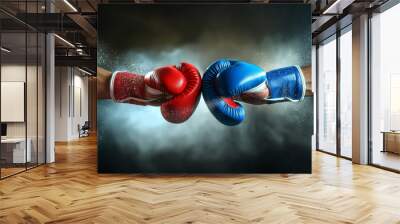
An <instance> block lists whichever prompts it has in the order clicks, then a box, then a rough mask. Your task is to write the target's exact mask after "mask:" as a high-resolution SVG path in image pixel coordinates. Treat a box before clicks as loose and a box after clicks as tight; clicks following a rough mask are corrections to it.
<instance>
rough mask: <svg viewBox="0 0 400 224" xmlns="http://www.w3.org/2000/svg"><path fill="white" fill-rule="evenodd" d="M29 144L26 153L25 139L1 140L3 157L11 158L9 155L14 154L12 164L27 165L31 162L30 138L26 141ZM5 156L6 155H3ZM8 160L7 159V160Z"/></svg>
mask: <svg viewBox="0 0 400 224" xmlns="http://www.w3.org/2000/svg"><path fill="white" fill-rule="evenodd" d="M26 140H27V142H28V144H27V147H26V151H25V138H6V139H1V154H2V155H1V156H2V157H3V158H5V156H6V157H10V158H9V159H10V160H11V155H10V156H8V155H7V154H12V161H7V162H10V163H26V162H31V159H32V154H31V145H32V141H31V139H30V138H28V139H26ZM3 154H5V155H3ZM6 159H7V158H6Z"/></svg>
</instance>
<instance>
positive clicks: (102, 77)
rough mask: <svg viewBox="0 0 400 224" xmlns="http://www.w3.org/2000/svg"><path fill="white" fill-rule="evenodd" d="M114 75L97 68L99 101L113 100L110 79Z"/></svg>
mask: <svg viewBox="0 0 400 224" xmlns="http://www.w3.org/2000/svg"><path fill="white" fill-rule="evenodd" d="M111 75H112V73H111V72H110V71H107V70H105V69H103V68H100V67H98V68H97V99H111V96H110V79H111Z"/></svg>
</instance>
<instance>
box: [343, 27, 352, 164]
mask: <svg viewBox="0 0 400 224" xmlns="http://www.w3.org/2000/svg"><path fill="white" fill-rule="evenodd" d="M352 60H353V59H352V32H351V27H349V30H348V31H347V32H346V31H344V33H343V34H342V35H341V36H340V155H341V156H345V157H348V158H351V156H352V155H351V154H352V148H351V142H352V138H351V136H352V125H351V124H352V97H353V94H352V74H353V71H352Z"/></svg>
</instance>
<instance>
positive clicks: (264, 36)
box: [97, 4, 313, 173]
mask: <svg viewBox="0 0 400 224" xmlns="http://www.w3.org/2000/svg"><path fill="white" fill-rule="evenodd" d="M310 24H311V10H310V7H309V6H308V5H282V4H279V5H263V4H233V5H228V4H188V5H182V4H180V5H177V4H137V5H101V6H99V16H98V54H97V55H98V56H97V57H98V58H97V63H98V75H97V77H98V101H97V106H98V116H97V119H98V121H97V122H98V171H99V172H101V173H112V172H121V173H126V172H132V173H310V172H311V136H312V133H313V114H312V113H313V98H312V93H311V92H310V91H309V90H307V89H309V88H308V85H309V84H308V81H309V78H307V77H310V76H309V73H310V64H311V27H310ZM306 83H307V84H306Z"/></svg>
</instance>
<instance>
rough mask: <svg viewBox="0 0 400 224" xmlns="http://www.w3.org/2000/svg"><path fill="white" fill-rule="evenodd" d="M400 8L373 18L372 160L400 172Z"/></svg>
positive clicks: (389, 10) (391, 9) (397, 7)
mask: <svg viewBox="0 0 400 224" xmlns="http://www.w3.org/2000/svg"><path fill="white" fill-rule="evenodd" d="M399 21H400V5H396V6H394V7H392V8H390V9H388V10H386V11H384V12H382V13H380V14H375V15H373V17H372V19H371V41H372V43H371V44H372V46H371V47H372V49H371V52H372V54H371V60H372V62H371V66H372V71H371V99H370V100H371V101H370V104H371V111H370V114H371V115H370V116H371V125H370V127H371V130H370V131H371V138H372V139H371V140H372V152H371V155H370V156H371V159H372V163H373V164H375V165H379V166H383V167H387V168H391V169H395V170H400V132H399V131H400V100H399V99H400V66H399V57H398V55H399V52H400V42H399V40H400V30H399V29H398V23H399Z"/></svg>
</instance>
